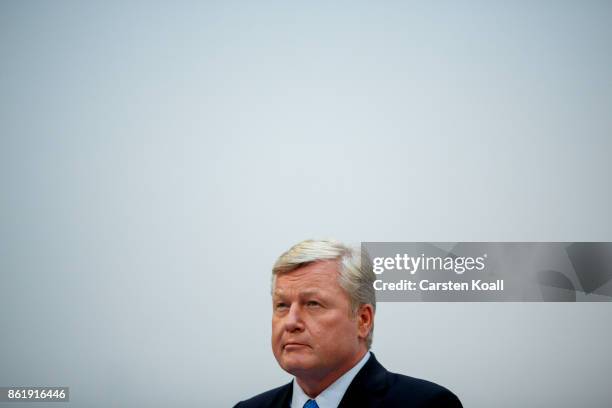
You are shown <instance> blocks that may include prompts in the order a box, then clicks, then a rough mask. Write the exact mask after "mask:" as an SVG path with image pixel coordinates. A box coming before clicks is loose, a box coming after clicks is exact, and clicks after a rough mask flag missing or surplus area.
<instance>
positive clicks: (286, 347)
mask: <svg viewBox="0 0 612 408" xmlns="http://www.w3.org/2000/svg"><path fill="white" fill-rule="evenodd" d="M307 347H310V346H309V345H308V344H304V343H296V342H290V343H285V344H284V345H283V350H287V351H291V350H299V349H302V348H307Z"/></svg>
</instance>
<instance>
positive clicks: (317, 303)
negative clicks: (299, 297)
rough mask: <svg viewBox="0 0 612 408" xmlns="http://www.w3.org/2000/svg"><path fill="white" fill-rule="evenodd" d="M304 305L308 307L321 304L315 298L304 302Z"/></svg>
mask: <svg viewBox="0 0 612 408" xmlns="http://www.w3.org/2000/svg"><path fill="white" fill-rule="evenodd" d="M306 306H308V307H318V306H321V304H320V303H319V302H317V301H316V300H309V301H308V302H306Z"/></svg>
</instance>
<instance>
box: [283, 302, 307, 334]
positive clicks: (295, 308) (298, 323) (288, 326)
mask: <svg viewBox="0 0 612 408" xmlns="http://www.w3.org/2000/svg"><path fill="white" fill-rule="evenodd" d="M284 323H285V330H286V331H288V332H290V333H299V332H301V331H304V321H303V320H302V313H301V310H300V306H299V305H298V304H296V303H293V304H292V305H291V307H290V308H289V312H288V313H287V314H286V315H285V322H284Z"/></svg>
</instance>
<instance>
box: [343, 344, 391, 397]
mask: <svg viewBox="0 0 612 408" xmlns="http://www.w3.org/2000/svg"><path fill="white" fill-rule="evenodd" d="M386 388H387V370H386V369H385V368H384V367H383V366H382V365H381V364H380V363H379V362H378V360H376V357H374V353H370V358H369V359H368V361H367V362H366V363H365V365H364V366H363V367H362V368H361V370H359V372H358V373H357V375H356V376H355V378H354V379H353V381H352V382H351V385H349V387H348V389H347V390H346V392H345V393H344V397H342V400H341V401H340V405H338V408H350V407H359V406H368V407H370V406H376V405H378V404H377V401H380V400H381V399H382V397H383V396H384V392H385V389H386Z"/></svg>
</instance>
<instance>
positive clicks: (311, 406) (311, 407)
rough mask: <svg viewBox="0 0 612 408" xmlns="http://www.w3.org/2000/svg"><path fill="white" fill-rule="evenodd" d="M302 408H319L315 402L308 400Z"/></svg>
mask: <svg viewBox="0 0 612 408" xmlns="http://www.w3.org/2000/svg"><path fill="white" fill-rule="evenodd" d="M304 408H319V406H318V405H317V401H315V400H308V401H306V403H305V404H304Z"/></svg>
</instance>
